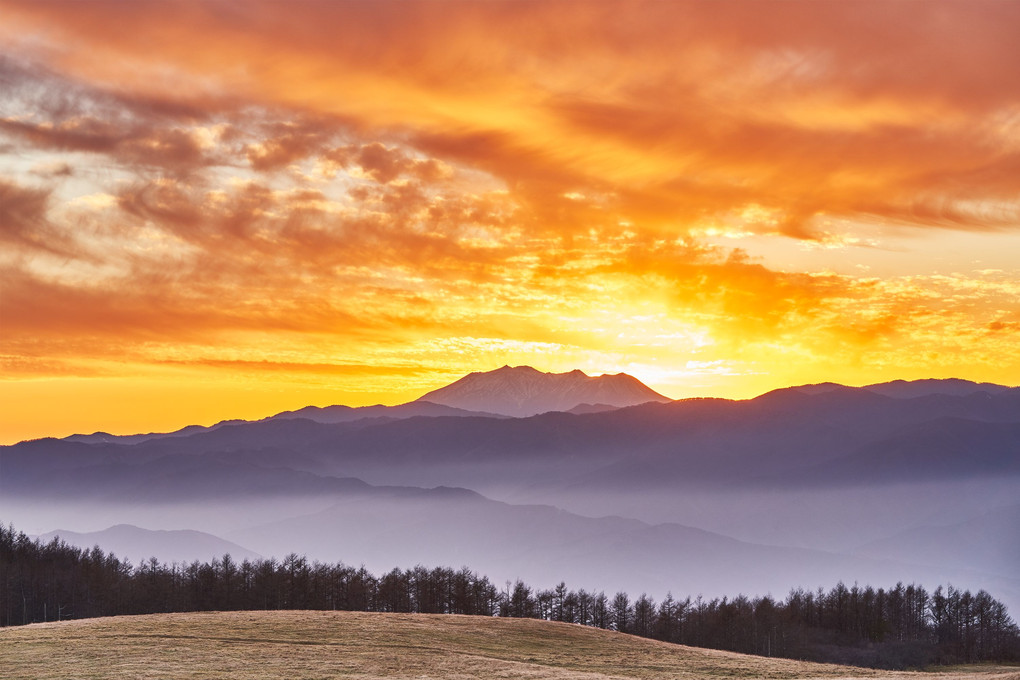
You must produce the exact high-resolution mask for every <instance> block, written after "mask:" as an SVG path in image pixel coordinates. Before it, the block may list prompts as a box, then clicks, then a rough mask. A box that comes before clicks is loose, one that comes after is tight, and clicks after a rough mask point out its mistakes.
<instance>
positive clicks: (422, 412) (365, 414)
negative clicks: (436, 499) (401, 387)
mask: <svg viewBox="0 0 1020 680" xmlns="http://www.w3.org/2000/svg"><path fill="white" fill-rule="evenodd" d="M441 416H448V417H454V418H464V417H479V416H480V417H484V418H503V417H506V416H500V415H497V414H494V413H485V412H479V411H468V410H465V409H462V408H454V407H452V406H444V405H442V404H435V403H432V402H430V401H426V400H425V399H424V397H423V398H422V399H418V400H416V401H412V402H409V403H407V404H399V405H397V406H383V405H381V404H377V405H375V406H358V407H350V406H324V407H319V406H306V407H304V408H301V409H298V410H296V411H284V412H283V413H277V414H276V415H275V416H271V417H269V418H266V419H265V420H292V419H295V418H305V419H307V420H312V421H315V422H317V423H351V422H355V421H358V420H364V419H367V418H387V419H390V420H400V419H403V418H420V417H426V418H438V417H441Z"/></svg>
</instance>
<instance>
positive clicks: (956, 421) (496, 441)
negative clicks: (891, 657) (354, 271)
mask: <svg viewBox="0 0 1020 680" xmlns="http://www.w3.org/2000/svg"><path fill="white" fill-rule="evenodd" d="M1018 498H1020V389H1017V388H1010V387H1005V386H1001V385H991V384H987V383H982V384H978V383H970V382H967V381H960V380H945V381H915V382H903V381H896V382H893V383H883V384H880V385H871V386H868V387H863V388H852V387H845V386H841V385H835V384H831V383H826V384H820V385H810V386H802V387H797V388H788V389H783V390H777V391H774V392H770V393H768V394H764V395H762V396H760V397H757V398H755V399H750V400H741V401H732V400H724V399H692V400H681V401H671V400H668V399H667V398H665V397H663V396H662V395H660V394H658V393H656V392H654V391H653V390H651V389H649V388H647V387H645V386H644V385H643V384H641V383H640V382H639V381H637V380H636V379H634V378H632V377H630V376H627V375H625V374H618V375H613V376H600V377H589V376H586V375H585V374H583V373H581V372H580V371H574V372H571V373H562V374H550V373H541V372H539V371H536V370H535V369H532V368H529V367H516V368H510V367H503V368H501V369H498V370H495V371H490V372H488V373H474V374H471V375H468V376H465V377H464V378H462V379H461V380H458V381H457V382H455V383H452V384H451V385H448V386H446V387H444V388H441V389H439V390H435V391H433V392H430V393H428V394H426V395H424V396H423V397H422V398H421V399H419V400H417V401H414V402H410V403H408V404H403V405H400V406H393V407H386V406H373V407H363V408H349V407H345V406H330V407H325V408H318V407H307V408H304V409H300V410H297V411H290V412H285V413H281V414H277V415H276V416H273V417H270V418H266V419H263V420H261V421H254V422H245V421H225V422H222V423H219V424H217V425H214V426H211V427H189V428H185V429H183V430H180V431H178V432H173V433H167V434H145V435H132V436H126V437H118V436H113V435H109V434H106V433H95V434H92V435H75V436H72V437H68V438H66V439H63V440H58V439H44V440H36V441H30V442H22V443H20V444H16V445H13V446H7V447H2V448H0V520H2V521H13V522H14V523H15V524H16V525H17V526H18V527H19V528H22V527H24V529H25V530H28V531H34V532H37V533H43V532H48V531H50V530H52V529H53V528H55V527H65V528H66V529H67V530H68V531H65V532H64V534H65V535H67V536H68V537H71V536H72V535H71V534H70V533H69V532H70V531H75V532H95V531H97V530H101V529H105V528H106V527H109V526H111V525H117V524H124V523H130V524H134V525H138V526H142V527H146V529H144V530H142V529H136V530H135V532H136V533H135V537H136V538H137V539H138V541H136V542H141V541H142V538H141V536H142V534H138V533H137V532H143V534H144V532H146V531H148V532H152V531H156V530H178V531H179V530H185V529H187V530H194V531H201V532H206V533H207V534H210V535H213V537H214V538H217V537H218V539H219V540H229V541H232V542H233V545H236V546H237V547H236V548H230V549H231V550H233V551H235V552H236V551H242V550H243V551H251V553H253V554H254V553H257V554H260V555H265V556H270V555H276V556H282V555H284V554H287V553H290V552H298V553H304V554H307V555H308V556H309V557H310V558H313V559H322V560H344V561H347V562H349V563H353V564H361V563H364V564H366V565H367V566H369V567H370V568H371V569H373V570H376V571H385V570H387V569H389V568H391V567H393V566H398V565H399V566H413V565H414V564H417V563H423V564H434V565H438V564H442V565H449V566H453V567H459V566H462V565H467V566H469V567H471V568H472V569H476V570H479V571H482V572H484V573H486V574H487V575H489V576H490V578H492V579H495V580H497V581H501V580H503V579H513V578H517V577H521V578H525V579H526V580H528V581H529V582H531V583H534V584H536V585H549V584H553V583H555V582H558V581H559V580H567V581H568V582H569V583H571V584H572V585H575V586H577V587H584V588H588V589H605V590H607V591H611V592H615V590H620V589H626V590H629V591H632V592H634V593H639V592H642V591H644V592H648V593H649V594H651V595H653V596H657V597H662V596H663V595H665V593H666V592H667V591H670V590H671V591H673V592H674V593H675V594H692V595H696V594H698V593H703V594H705V595H713V594H718V595H722V594H729V595H733V594H736V593H738V592H744V593H748V594H751V593H764V592H772V593H773V594H774V595H777V596H781V595H785V592H786V590H788V589H789V588H791V587H798V586H799V587H805V588H815V587H818V586H826V587H828V586H831V585H832V584H833V583H834V581H836V580H840V579H842V580H844V581H846V582H848V583H849V582H853V581H859V582H861V583H865V582H867V583H874V584H876V585H888V584H890V583H895V582H896V581H904V582H920V583H925V584H929V585H934V584H936V583H937V582H946V581H951V582H952V583H954V585H958V586H961V587H969V588H972V589H977V588H985V589H987V590H989V591H990V592H992V593H993V595H995V596H996V597H998V598H1000V599H1002V600H1003V601H1005V602H1006V603H1007V604H1009V605H1011V606H1012V607H1013V609H1014V611H1016V610H1018V609H1020V578H1018V577H1017V574H1020V525H1017V523H1016V518H1017V512H1020V504H1018V501H1017V499H1018ZM114 533H117V532H114ZM128 533H131V532H127V531H126V530H125V529H124V528H121V529H120V530H119V535H126V534H128ZM112 535H113V534H111V533H109V532H108V533H107V534H105V535H104V534H91V535H90V536H92V537H94V540H95V541H96V542H97V543H100V544H102V543H103V542H104V541H105V542H110V544H111V545H112V540H113V539H112V538H111V536H112ZM186 537H187V535H184V534H174V535H173V540H174V541H178V540H184V539H186ZM152 538H153V537H152V536H149V539H152ZM170 538H171V536H170V535H167V534H164V535H162V538H159V537H156V538H155V539H154V540H155V541H156V543H159V541H161V540H162V541H163V542H164V543H165V542H168V541H170ZM193 538H194V537H193ZM76 540H80V539H76ZM85 540H86V541H88V540H93V538H87V539H85ZM147 540H148V539H147ZM196 540H197V538H196ZM203 540H205V541H207V542H208V540H209V539H203ZM207 544H208V545H210V546H211V545H219V544H212V543H207ZM152 545H153V544H149V546H150V547H149V548H148V549H150V550H151V549H152V548H151V546H152ZM223 545H225V546H226V547H228V548H229V545H227V544H223ZM118 546H119V547H118V548H117V551H118V552H121V553H122V554H127V555H130V556H132V558H135V555H137V554H139V553H138V551H137V550H136V549H129V547H128V546H127V545H124V544H118ZM242 546H243V547H242ZM196 549H198V550H208V548H204V547H201V546H199V547H197V548H196ZM216 549H217V550H218V549H219V548H218V547H217V548H216ZM143 552H144V550H143ZM179 552H180V554H182V555H183V554H184V553H185V552H186V551H179ZM189 554H190V553H189ZM244 554H248V553H244ZM234 556H235V557H238V556H237V555H234Z"/></svg>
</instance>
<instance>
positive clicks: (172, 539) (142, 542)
mask: <svg viewBox="0 0 1020 680" xmlns="http://www.w3.org/2000/svg"><path fill="white" fill-rule="evenodd" d="M56 537H59V538H60V539H61V540H62V541H64V543H67V544H68V545H73V546H77V547H79V548H84V549H86V550H87V549H90V548H92V547H93V546H96V545H98V546H99V547H100V549H101V550H102V551H103V552H105V553H113V554H115V555H117V556H118V557H120V558H125V557H126V558H128V559H130V560H131V561H132V562H133V563H135V564H140V563H141V562H143V561H145V560H147V559H148V558H150V557H155V558H156V559H157V560H159V561H160V562H165V563H168V564H169V563H171V562H180V563H182V564H185V563H188V564H190V563H191V562H194V561H195V560H198V561H199V562H208V561H210V560H213V559H219V558H220V557H223V555H227V554H229V555H230V556H231V557H232V558H234V560H235V561H237V562H241V561H242V560H246V559H247V560H256V559H259V558H261V557H262V556H261V555H259V554H258V553H254V552H252V551H251V550H248V549H247V548H243V547H241V546H239V545H238V544H236V543H231V542H230V541H226V540H224V539H222V538H220V537H218V536H213V535H212V534H207V533H205V532H202V531H191V530H187V529H185V530H175V531H159V530H157V531H153V530H149V529H142V528H140V527H136V526H133V525H131V524H118V525H116V526H112V527H110V528H109V529H104V530H102V531H90V532H87V533H78V532H75V531H65V530H63V529H59V530H57V531H51V532H49V533H47V534H43V535H42V536H39V537H38V538H39V540H40V541H42V542H43V543H49V542H50V541H52V540H53V539H54V538H56Z"/></svg>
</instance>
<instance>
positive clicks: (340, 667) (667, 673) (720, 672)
mask: <svg viewBox="0 0 1020 680" xmlns="http://www.w3.org/2000/svg"><path fill="white" fill-rule="evenodd" d="M0 677H3V678H5V679H6V680H20V679H25V680H28V679H31V680H56V679H68V680H70V679H71V678H74V679H75V680H86V679H94V678H125V679H126V678H131V679H132V680H135V679H136V678H152V679H155V678H167V679H169V678H173V679H174V680H177V679H184V678H194V679H196V680H197V679H198V678H201V679H202V680H213V679H217V678H245V679H247V680H269V679H271V678H272V679H277V678H279V679H281V680H283V679H286V680H305V679H308V680H311V679H313V678H314V679H316V680H320V679H323V678H334V677H342V678H418V679H424V678H432V679H439V678H448V679H451V680H452V679H454V678H457V679H462V678H486V679H491V678H529V679H531V680H537V679H546V678H548V679H550V680H552V679H556V680H567V679H575V678H576V679H581V678H584V679H585V680H597V679H598V678H656V679H659V678H743V677H746V678H752V677H753V678H775V679H784V680H786V679H790V680H795V679H799V678H857V677H860V678H866V677H867V678H876V680H880V679H885V680H905V679H907V678H917V677H922V678H925V679H926V680H927V679H931V680H951V679H953V680H955V679H962V678H979V679H980V680H1020V669H1017V668H1012V669H1010V668H1002V667H982V668H980V669H962V670H961V669H956V670H954V671H952V672H947V673H938V674H929V673H925V674H923V675H919V674H912V673H890V672H882V671H870V670H866V669H858V668H848V667H842V666H831V665H821V664H812V663H802V662H797V661H788V660H781V659H764V658H760V657H752V656H743V655H740V654H732V653H728V652H719V651H712V650H702V649H693V648H690V647H680V646H676V645H670V644H666V643H661V642H656V641H653V640H646V639H642V638H637V637H633V636H630V635H622V634H619V633H613V632H609V631H603V630H598V629H593V628H586V627H582V626H576V625H571V624H562V623H551V622H547V621H538V620H531V619H491V618H482V617H470V616H435V615H423V614H374V613H358V612H319V611H315V612H312V611H301V612H293V611H290V612H257V613H255V612H231V613H201V614H163V615H154V616H127V617H110V618H102V619H88V620H82V621H65V622H62V623H48V624H35V625H31V626H24V627H16V628H6V629H0Z"/></svg>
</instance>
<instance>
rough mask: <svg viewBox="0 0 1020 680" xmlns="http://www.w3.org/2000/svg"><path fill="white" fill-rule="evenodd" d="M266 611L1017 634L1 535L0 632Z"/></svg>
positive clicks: (942, 599)
mask: <svg viewBox="0 0 1020 680" xmlns="http://www.w3.org/2000/svg"><path fill="white" fill-rule="evenodd" d="M276 609H296V610H302V609H319V610H356V611H377V612H413V613H424V614H471V615H479V616H503V617H531V618H541V619H547V620H552V621H562V622H567V623H574V624H580V625H586V626H595V627H599V628H606V629H611V630H616V631H620V632H623V633H630V634H633V635H640V636H644V637H649V638H654V639H657V640H663V641H666V642H673V643H678V644H684V645H692V646H696V647H707V648H712V649H723V650H729V651H735V652H743V653H748V654H758V655H763V656H778V657H786V658H793V659H803V660H810V661H824V662H832V663H844V664H851V665H857V666H867V667H874V668H890V669H902V668H923V667H927V666H931V665H943V664H956V663H979V662H1009V661H1017V660H1020V629H1018V627H1017V625H1016V623H1015V622H1014V621H1013V620H1012V619H1011V618H1010V616H1009V614H1008V612H1007V610H1006V607H1005V606H1004V605H1003V604H1002V603H1000V602H998V601H997V600H995V599H994V598H993V597H992V596H991V595H989V594H988V593H986V592H985V591H983V590H982V591H979V592H978V593H976V594H972V593H971V592H969V591H966V590H963V591H961V590H959V589H956V588H954V587H952V586H946V587H943V586H939V587H937V588H936V589H935V590H934V591H932V592H928V591H927V590H925V588H923V587H921V586H918V585H906V586H904V585H903V584H902V583H898V584H896V585H895V586H894V587H892V588H878V589H875V588H873V587H871V586H865V587H861V586H859V585H857V584H854V585H852V586H849V587H848V586H846V585H845V584H843V583H838V584H836V585H835V586H834V587H833V588H831V589H830V590H828V591H825V590H823V589H821V588H820V589H818V590H817V591H806V590H794V591H792V592H790V593H789V594H788V595H787V597H786V599H785V600H777V599H773V598H772V597H768V596H764V597H746V596H743V595H738V596H736V597H734V598H732V599H730V598H725V597H724V598H721V599H719V598H714V599H705V598H702V597H700V596H699V597H696V598H693V599H692V598H691V597H684V598H683V599H680V598H679V597H674V596H672V595H667V596H666V597H665V598H664V599H663V600H662V601H660V602H655V601H654V600H653V599H652V598H650V597H648V596H647V595H645V594H641V595H640V596H638V597H636V598H632V597H631V596H630V595H628V594H627V593H623V592H619V593H616V594H615V595H612V596H607V595H606V594H605V593H604V592H598V593H594V592H587V591H585V590H583V589H578V590H571V589H568V588H567V586H566V584H565V583H560V584H559V585H557V586H555V587H554V588H551V589H545V590H542V589H535V588H532V587H531V586H529V585H527V584H525V583H523V582H522V581H517V582H515V583H511V582H506V583H505V584H503V585H502V586H499V585H497V584H494V583H492V582H490V581H489V579H488V578H486V577H485V576H482V575H479V574H477V573H475V572H473V571H471V570H470V569H469V568H467V567H464V568H461V569H459V570H454V569H451V568H446V567H433V568H428V567H424V566H420V565H419V566H416V567H413V568H410V569H399V568H395V569H393V570H392V571H390V572H388V573H386V574H383V575H381V576H376V575H373V574H371V573H369V572H368V571H367V570H366V569H365V568H364V567H361V568H356V567H352V566H349V565H345V564H342V563H336V564H323V563H319V562H310V561H309V560H308V559H306V558H305V557H302V556H299V555H297V554H290V555H287V556H286V557H285V558H283V559H282V560H276V559H265V560H256V561H249V560H245V561H242V562H240V563H238V562H236V561H235V560H233V559H232V558H231V557H230V556H229V555H224V556H223V557H222V558H219V559H214V560H212V561H210V562H204V563H203V562H197V561H196V562H192V563H190V564H177V563H172V564H163V563H160V562H159V561H157V560H156V559H154V558H153V559H149V560H148V561H145V562H143V563H141V564H138V565H132V564H131V563H130V562H129V561H127V560H121V559H118V558H117V557H116V556H115V555H113V554H107V553H105V552H103V551H102V550H101V549H99V548H98V547H94V548H91V549H82V548H77V547H73V546H69V545H67V544H66V543H64V542H63V541H61V540H59V539H54V540H53V541H51V542H49V543H41V542H39V541H34V540H32V539H31V538H29V537H28V536H27V535H25V534H24V533H22V532H18V531H16V530H15V529H14V527H13V526H6V527H4V526H2V525H0V626H12V625H22V624H28V623H35V622H44V621H58V620H65V619H75V618H90V617H98V616H116V615H123V614H154V613H164V612H193V611H239V610H276Z"/></svg>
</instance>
